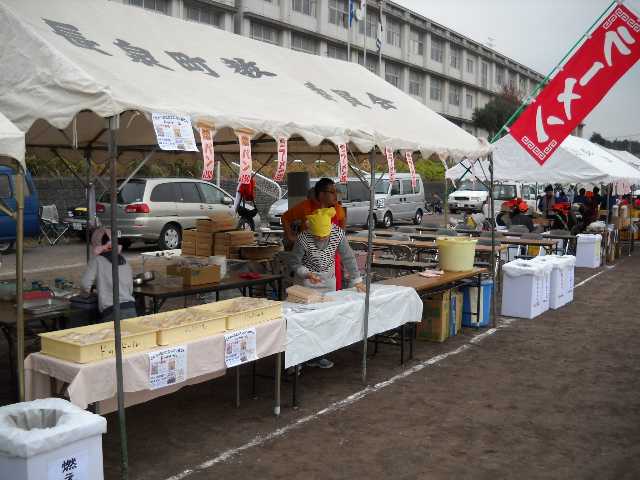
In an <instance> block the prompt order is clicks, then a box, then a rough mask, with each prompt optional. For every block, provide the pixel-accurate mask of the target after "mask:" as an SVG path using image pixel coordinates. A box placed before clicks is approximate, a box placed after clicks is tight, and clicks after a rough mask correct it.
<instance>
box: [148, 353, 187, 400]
mask: <svg viewBox="0 0 640 480" xmlns="http://www.w3.org/2000/svg"><path fill="white" fill-rule="evenodd" d="M148 355H149V388H150V389H151V390H156V389H158V388H162V387H167V386H169V385H174V384H176V383H181V382H184V381H185V380H186V379H187V347H184V346H180V347H171V348H166V349H164V350H155V351H153V352H149V354H148Z"/></svg>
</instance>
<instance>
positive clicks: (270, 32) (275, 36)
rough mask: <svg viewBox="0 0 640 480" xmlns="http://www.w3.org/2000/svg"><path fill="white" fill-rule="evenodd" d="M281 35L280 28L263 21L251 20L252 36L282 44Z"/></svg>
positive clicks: (263, 40)
mask: <svg viewBox="0 0 640 480" xmlns="http://www.w3.org/2000/svg"><path fill="white" fill-rule="evenodd" d="M279 37H280V35H279V32H278V30H276V29H275V28H273V27H270V26H268V25H264V24H262V23H257V22H251V38H253V39H254V40H260V41H261V42H267V43H273V44H274V45H279V44H280V38H279Z"/></svg>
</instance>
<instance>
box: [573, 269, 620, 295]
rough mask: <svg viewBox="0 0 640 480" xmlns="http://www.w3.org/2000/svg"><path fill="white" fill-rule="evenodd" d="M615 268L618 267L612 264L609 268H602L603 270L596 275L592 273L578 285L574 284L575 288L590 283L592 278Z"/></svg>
mask: <svg viewBox="0 0 640 480" xmlns="http://www.w3.org/2000/svg"><path fill="white" fill-rule="evenodd" d="M614 268H616V266H615V265H611V266H610V267H608V268H607V270H602V271H600V272H598V273H596V274H595V275H591V276H590V277H588V278H586V279H584V280H583V281H581V282H580V283H578V284H577V285H574V286H573V288H574V289H575V288H578V287H581V286H583V285H585V284H587V283H589V282H590V281H591V280H593V279H594V278H596V277H597V276H599V275H602V274H603V273H606V272H607V271H608V270H613V269H614Z"/></svg>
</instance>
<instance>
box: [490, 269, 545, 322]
mask: <svg viewBox="0 0 640 480" xmlns="http://www.w3.org/2000/svg"><path fill="white" fill-rule="evenodd" d="M552 269H553V266H552V265H551V263H543V262H533V261H531V260H514V261H513V262H509V263H506V264H504V266H503V267H502V272H503V274H504V280H503V288H502V315H504V316H505V317H517V318H535V317H537V316H538V315H540V314H541V313H544V312H545V311H547V310H548V309H549V293H550V283H551V270H552Z"/></svg>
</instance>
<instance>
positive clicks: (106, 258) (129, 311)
mask: <svg viewBox="0 0 640 480" xmlns="http://www.w3.org/2000/svg"><path fill="white" fill-rule="evenodd" d="M91 246H92V253H93V257H92V258H91V260H89V264H88V265H87V270H86V271H85V272H84V275H82V280H81V282H80V283H81V285H82V288H83V289H84V290H85V291H87V292H91V289H92V288H93V287H94V286H95V289H96V293H97V295H98V309H99V310H100V317H101V320H102V321H103V322H108V321H111V320H113V276H112V263H113V262H117V263H118V285H119V294H120V299H119V300H120V320H124V319H126V318H133V317H135V316H136V304H135V301H134V298H133V273H132V271H131V266H130V265H129V264H128V263H127V261H126V259H125V258H124V256H123V255H121V254H120V252H121V250H122V246H121V245H118V253H117V254H115V255H114V253H113V250H112V247H111V230H110V229H108V228H98V229H97V230H96V231H95V232H93V235H91Z"/></svg>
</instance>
